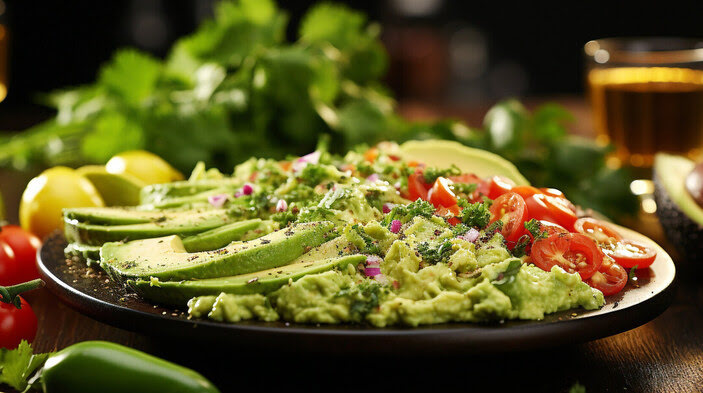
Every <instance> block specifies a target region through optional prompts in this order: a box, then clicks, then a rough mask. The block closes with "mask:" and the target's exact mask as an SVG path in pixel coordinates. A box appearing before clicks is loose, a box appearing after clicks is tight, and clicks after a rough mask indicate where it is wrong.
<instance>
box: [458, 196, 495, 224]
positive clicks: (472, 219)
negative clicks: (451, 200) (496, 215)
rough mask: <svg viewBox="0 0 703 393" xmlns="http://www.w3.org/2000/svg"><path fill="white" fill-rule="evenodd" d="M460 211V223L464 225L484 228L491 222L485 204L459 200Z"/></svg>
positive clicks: (487, 207)
mask: <svg viewBox="0 0 703 393" xmlns="http://www.w3.org/2000/svg"><path fill="white" fill-rule="evenodd" d="M458 204H459V207H461V208H463V209H462V211H461V216H460V217H459V218H461V222H463V223H464V225H466V226H469V227H474V228H485V227H486V226H487V225H488V223H489V222H490V221H491V212H490V210H489V205H488V204H487V203H485V202H475V203H470V202H469V201H467V200H466V199H459V201H458Z"/></svg>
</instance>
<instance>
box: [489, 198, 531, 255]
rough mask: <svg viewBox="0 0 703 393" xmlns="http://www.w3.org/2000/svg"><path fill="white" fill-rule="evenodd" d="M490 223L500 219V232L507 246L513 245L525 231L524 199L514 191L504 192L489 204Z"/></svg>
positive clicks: (525, 211)
mask: <svg viewBox="0 0 703 393" xmlns="http://www.w3.org/2000/svg"><path fill="white" fill-rule="evenodd" d="M490 211H491V224H492V223H494V222H496V221H498V220H501V221H502V222H503V228H502V229H501V231H500V232H501V234H502V235H503V237H504V238H505V241H506V243H507V244H508V248H511V249H512V247H513V246H515V243H516V242H517V241H518V239H519V238H520V236H522V235H523V233H525V226H524V222H525V221H526V220H527V206H526V205H525V200H524V199H522V197H521V196H520V195H518V194H516V193H514V192H508V193H505V194H503V195H501V196H499V197H498V198H496V200H495V201H494V202H493V204H492V205H491V209H490Z"/></svg>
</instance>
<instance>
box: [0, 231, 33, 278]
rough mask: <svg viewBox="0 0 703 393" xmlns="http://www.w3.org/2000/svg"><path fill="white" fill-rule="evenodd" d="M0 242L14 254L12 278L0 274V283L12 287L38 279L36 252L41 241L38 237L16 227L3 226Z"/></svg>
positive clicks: (0, 232)
mask: <svg viewBox="0 0 703 393" xmlns="http://www.w3.org/2000/svg"><path fill="white" fill-rule="evenodd" d="M0 242H5V243H7V245H8V246H10V248H11V249H12V251H13V253H14V254H15V262H14V263H15V264H16V266H15V273H14V278H12V277H7V276H5V275H3V274H0V282H6V283H5V284H3V285H14V284H19V283H21V282H25V281H30V280H34V279H35V278H39V271H38V270H37V250H38V249H39V247H41V240H39V238H38V237H36V236H34V235H32V234H31V233H29V232H27V231H25V230H24V229H22V228H20V227H18V226H17V225H5V226H3V227H2V228H0ZM0 263H2V262H0ZM8 263H9V262H8ZM0 270H2V269H0Z"/></svg>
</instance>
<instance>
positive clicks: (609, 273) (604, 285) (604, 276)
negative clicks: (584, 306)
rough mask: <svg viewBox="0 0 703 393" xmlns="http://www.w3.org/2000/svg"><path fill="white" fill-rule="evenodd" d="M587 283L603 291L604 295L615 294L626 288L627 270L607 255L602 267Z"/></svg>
mask: <svg viewBox="0 0 703 393" xmlns="http://www.w3.org/2000/svg"><path fill="white" fill-rule="evenodd" d="M586 283H587V284H588V285H590V286H591V287H593V288H595V289H597V290H599V291H601V292H603V295H604V296H610V295H615V294H616V293H618V292H620V291H622V289H623V288H625V284H627V272H626V271H625V269H623V268H622V266H620V265H618V264H617V263H613V261H612V259H610V258H607V257H606V258H605V259H604V260H603V265H601V267H600V269H598V271H597V272H596V273H595V274H593V276H592V277H591V278H590V279H588V281H586Z"/></svg>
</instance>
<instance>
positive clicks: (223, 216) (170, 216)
mask: <svg viewBox="0 0 703 393" xmlns="http://www.w3.org/2000/svg"><path fill="white" fill-rule="evenodd" d="M74 212H75V211H74ZM144 213H145V215H144V216H143V217H148V218H150V221H148V222H140V223H136V224H117V225H111V224H102V223H93V222H91V221H87V222H85V221H81V220H79V219H77V218H72V217H75V215H74V214H71V212H67V214H66V215H65V218H64V233H65V235H66V239H67V240H68V241H69V242H79V243H84V244H87V245H94V246H97V245H101V244H103V243H105V242H114V241H121V240H125V239H129V240H134V239H145V238H152V237H159V236H165V235H178V236H181V237H186V236H190V235H195V234H198V233H201V232H205V231H207V230H210V229H213V228H217V227H221V226H223V225H225V224H228V223H231V222H233V221H235V219H234V218H233V217H230V216H229V215H228V214H227V213H226V212H225V211H224V210H202V211H190V212H185V211H184V212H162V213H161V214H160V215H157V216H155V215H154V214H153V213H151V212H144ZM146 213H148V214H146ZM92 217H93V218H94V219H95V217H96V216H92ZM102 217H104V216H102Z"/></svg>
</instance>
